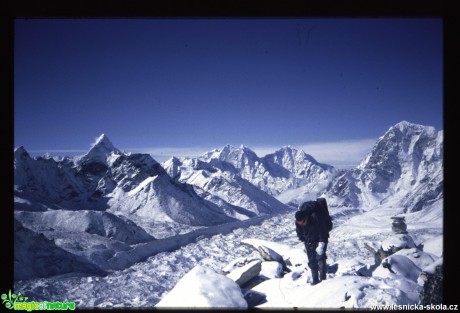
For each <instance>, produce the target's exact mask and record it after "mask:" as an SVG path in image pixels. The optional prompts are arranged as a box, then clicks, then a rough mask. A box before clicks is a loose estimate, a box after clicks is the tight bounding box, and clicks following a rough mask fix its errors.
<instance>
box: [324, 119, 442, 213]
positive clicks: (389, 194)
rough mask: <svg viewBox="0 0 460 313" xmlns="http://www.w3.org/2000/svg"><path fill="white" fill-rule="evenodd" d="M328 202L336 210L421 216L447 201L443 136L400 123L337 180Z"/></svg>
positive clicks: (431, 130)
mask: <svg viewBox="0 0 460 313" xmlns="http://www.w3.org/2000/svg"><path fill="white" fill-rule="evenodd" d="M325 195H326V197H328V198H330V199H331V200H330V203H331V204H334V205H336V206H340V205H345V206H353V207H357V206H366V207H376V206H380V205H389V206H402V207H404V208H406V210H407V211H409V212H411V211H418V210H421V209H422V208H424V207H426V206H427V205H430V204H432V203H434V202H436V201H439V200H442V198H443V132H442V131H439V132H437V131H436V130H435V129H434V128H433V127H429V126H422V125H417V124H411V123H408V122H400V123H398V124H396V125H395V126H393V127H391V128H390V129H389V130H388V131H387V132H386V133H385V135H383V136H382V137H380V138H379V140H378V141H377V143H376V144H375V146H374V148H373V149H372V151H371V152H370V153H369V154H368V155H367V156H366V157H365V158H364V159H363V160H362V161H361V163H360V164H359V165H358V167H357V168H356V169H352V170H350V171H347V172H346V173H343V174H342V175H340V176H339V177H337V178H336V179H335V180H334V181H333V182H332V183H331V184H330V185H329V186H328V188H327V190H326V192H325Z"/></svg>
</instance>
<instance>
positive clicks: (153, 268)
mask: <svg viewBox="0 0 460 313" xmlns="http://www.w3.org/2000/svg"><path fill="white" fill-rule="evenodd" d="M442 154H443V133H442V131H436V130H435V129H434V128H432V127H428V126H421V125H415V124H411V123H407V122H401V123H398V124H396V125H395V126H393V127H391V128H390V129H389V130H388V132H386V133H385V134H384V135H383V136H382V137H381V138H379V140H378V141H377V143H376V144H375V146H374V148H373V149H372V151H371V152H370V153H369V155H367V156H366V157H365V158H364V159H363V160H362V162H361V163H360V165H359V166H358V167H357V168H355V169H352V170H342V171H339V170H337V169H335V168H333V167H331V166H328V165H325V164H321V163H319V162H317V161H316V160H315V159H314V158H313V157H311V156H309V155H308V154H306V153H304V152H303V151H300V150H297V149H294V148H292V147H289V146H288V147H284V148H282V149H280V150H279V151H276V152H275V153H273V154H269V155H267V156H265V157H263V158H259V157H258V156H257V155H256V154H255V153H254V152H252V151H251V150H250V149H249V148H247V147H240V148H235V147H231V146H226V147H224V148H223V149H222V150H214V151H211V152H209V153H207V154H205V155H204V156H202V157H200V158H197V159H189V158H185V159H178V158H172V159H170V160H168V161H166V162H164V163H163V164H160V163H158V162H156V161H155V160H154V159H153V158H152V157H151V156H150V155H148V154H130V153H124V152H121V151H120V150H118V149H117V148H115V147H114V146H113V145H112V143H111V142H110V140H109V139H108V138H107V136H105V135H101V136H100V137H99V138H98V139H97V140H96V142H95V143H94V144H93V145H92V147H91V149H90V150H89V151H88V153H86V154H85V155H83V156H79V157H75V158H67V157H65V158H51V157H46V156H44V157H37V158H32V157H30V155H29V154H28V153H27V151H26V150H25V149H24V148H23V147H19V148H17V149H15V151H14V170H15V177H14V184H15V186H14V190H15V191H14V192H15V193H14V196H15V199H14V200H15V224H14V225H15V227H14V230H15V269H14V270H15V287H14V289H15V290H20V291H21V292H22V293H23V294H25V295H26V296H28V297H29V298H30V299H31V300H34V301H75V302H76V303H77V306H78V307H81V308H84V307H114V306H116V307H127V306H131V307H152V306H155V305H157V304H158V306H159V307H160V306H161V305H163V306H168V305H170V304H171V303H173V304H174V303H176V302H177V301H180V300H177V299H184V294H183V290H184V289H181V288H179V287H180V286H181V284H182V285H184V283H180V281H181V280H182V278H184V277H185V278H187V276H188V277H192V279H191V280H192V281H193V282H194V284H195V283H196V285H193V286H194V287H196V290H195V289H194V291H197V292H201V296H203V297H201V298H200V299H199V301H198V298H195V297H194V295H196V293H190V294H189V293H188V292H187V296H188V297H187V301H191V302H186V301H184V302H183V303H182V304H183V305H188V304H190V305H203V303H204V306H205V307H206V306H208V307H209V306H210V307H213V306H237V307H245V306H246V303H244V302H242V296H243V295H244V296H245V299H246V295H247V293H246V291H244V290H242V289H241V290H240V289H238V288H239V287H235V284H230V285H232V286H233V287H232V289H233V290H234V293H233V295H228V296H227V293H226V292H225V291H223V290H219V289H215V290H214V289H212V286H213V284H212V283H211V284H208V283H209V282H214V283H218V284H219V283H220V281H221V280H226V281H227V282H228V279H230V278H231V277H232V275H228V276H227V277H225V276H224V274H223V272H222V271H223V269H224V268H228V265H229V264H232V266H235V267H236V265H237V264H239V263H244V262H243V261H245V260H246V261H251V262H252V261H253V260H254V259H260V255H259V253H258V252H257V250H256V249H254V247H256V246H259V245H263V246H265V247H269V248H271V249H272V250H274V251H278V252H279V254H280V255H282V257H283V258H285V260H286V262H285V266H286V264H287V266H288V268H289V269H290V270H291V272H290V273H289V274H286V275H284V277H283V275H281V274H280V272H279V271H280V269H282V266H281V265H280V264H277V263H276V262H273V261H263V262H262V263H261V271H260V273H259V276H260V277H259V278H260V280H263V282H260V281H259V284H258V285H257V286H255V287H253V288H252V289H253V291H254V292H256V293H259V294H262V295H263V296H264V297H265V298H266V299H265V301H266V302H265V303H261V304H258V307H261V308H292V307H298V308H320V307H321V308H333V309H340V308H342V307H343V308H369V307H370V306H372V305H385V304H395V305H404V304H415V303H417V301H418V299H419V292H420V290H421V288H422V285H423V282H421V281H420V278H419V275H420V273H421V270H423V269H424V268H426V266H428V267H433V266H434V265H436V264H439V263H440V262H442V256H443V252H442V251H443V250H442V249H443V240H442V239H443V220H442V219H443V203H442V202H443V163H442V160H443V158H442ZM317 196H324V197H325V198H326V199H327V201H328V204H329V206H330V212H331V214H332V215H333V221H334V229H333V230H332V232H331V236H330V241H329V245H328V252H327V253H328V264H329V266H330V269H331V271H330V272H329V273H328V278H327V280H326V281H324V282H321V283H320V284H318V285H315V286H310V285H309V284H308V282H309V279H310V272H309V270H308V267H307V259H306V254H305V251H304V245H303V243H301V242H299V241H298V239H297V237H296V235H295V230H294V228H293V227H294V225H293V214H292V211H291V210H289V208H288V206H287V205H286V204H291V206H293V205H295V204H298V203H300V202H301V201H304V200H307V199H312V198H315V197H317ZM283 203H284V204H283ZM278 213H280V214H278ZM395 215H398V216H400V217H401V216H402V217H405V219H406V222H407V230H408V232H409V235H410V236H411V237H412V238H413V243H414V244H413V245H412V246H411V247H410V248H407V249H403V250H401V252H398V254H395V255H393V256H391V257H389V258H387V259H386V261H385V262H387V263H388V264H390V266H391V267H392V271H393V272H391V271H390V270H388V268H387V267H385V266H383V264H380V265H378V266H377V267H376V266H374V265H373V263H374V260H375V259H374V255H372V254H370V253H369V251H368V250H367V249H366V247H365V243H368V242H370V243H381V244H382V245H383V244H384V243H385V245H388V244H391V243H392V242H389V238H390V237H391V235H392V231H391V223H392V222H391V219H390V217H394V216H395ZM224 223H225V224H224ZM205 226H206V227H205ZM162 227H164V229H165V231H162V230H159V231H158V233H160V234H161V236H157V235H156V234H157V230H158V229H159V228H162ZM176 227H177V229H176ZM173 228H174V229H173ZM178 230H180V232H179V231H178ZM166 233H167V234H169V235H167V236H164V234H166ZM248 244H249V245H251V244H252V246H253V247H252V248H251V247H249V246H248ZM258 255H259V256H258ZM288 260H289V262H287V261H288ZM258 262H260V260H259V261H258ZM197 266H199V267H197ZM238 266H239V265H238ZM243 267H244V266H243ZM194 268H196V269H198V270H195V271H194V270H193V269H194ZM235 270H240V268H236V269H235ZM213 271H214V272H215V273H213ZM224 272H225V271H224ZM187 273H190V275H189V274H187ZM363 273H364V274H363ZM363 275H364V276H363ZM267 278H270V279H268V280H267ZM184 280H185V279H184ZM189 281H190V280H189ZM185 286H186V288H185V290H186V291H187V290H189V288H190V285H189V284H185ZM243 289H244V288H243ZM174 290H175V291H174ZM217 291H218V292H219V294H218V295H217V294H215V293H213V292H217ZM169 293H170V296H168V294H169ZM168 298H169V299H168ZM162 299H165V301H161V300H162ZM235 299H238V301H237V302H235V303H236V304H235V303H233V300H235ZM166 300H167V301H166ZM220 300H226V301H229V302H222V303H221V302H219V301H220ZM203 301H204V302H203ZM206 301H209V302H206ZM216 301H217V302H216ZM168 303H169V304H168Z"/></svg>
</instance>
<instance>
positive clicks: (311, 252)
mask: <svg viewBox="0 0 460 313" xmlns="http://www.w3.org/2000/svg"><path fill="white" fill-rule="evenodd" d="M317 247H318V242H305V248H306V250H307V257H308V267H309V268H310V269H311V270H312V271H318V269H319V267H318V261H320V260H326V259H327V256H326V250H327V242H326V245H325V247H324V254H323V255H318V254H317V253H316V248H317Z"/></svg>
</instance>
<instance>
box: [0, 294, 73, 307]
mask: <svg viewBox="0 0 460 313" xmlns="http://www.w3.org/2000/svg"><path fill="white" fill-rule="evenodd" d="M27 299H29V298H28V297H25V296H24V295H23V294H22V293H20V292H18V294H15V293H11V290H10V291H8V294H6V293H4V294H2V301H3V305H4V306H5V308H7V309H10V310H11V309H12V310H21V311H27V312H30V311H34V310H37V311H39V310H75V308H76V305H75V302H49V301H42V302H35V301H27Z"/></svg>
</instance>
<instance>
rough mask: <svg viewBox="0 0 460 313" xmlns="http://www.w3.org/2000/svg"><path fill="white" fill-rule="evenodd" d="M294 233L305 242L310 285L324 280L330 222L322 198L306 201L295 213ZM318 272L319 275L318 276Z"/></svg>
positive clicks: (324, 200) (325, 204) (325, 203)
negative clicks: (310, 279)
mask: <svg viewBox="0 0 460 313" xmlns="http://www.w3.org/2000/svg"><path fill="white" fill-rule="evenodd" d="M295 219H296V222H295V225H296V233H297V236H298V237H299V240H300V241H303V242H305V249H306V251H307V257H308V267H309V268H310V269H311V273H312V278H313V281H312V283H311V284H312V285H316V284H318V283H319V282H320V281H323V280H325V279H326V272H327V266H326V259H327V256H326V249H327V243H328V239H329V232H330V231H331V230H332V220H331V216H330V215H329V210H328V208H327V202H326V199H324V198H318V199H316V201H307V202H304V203H303V204H302V206H301V207H300V210H299V211H297V212H296V213H295ZM318 272H319V275H318Z"/></svg>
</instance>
